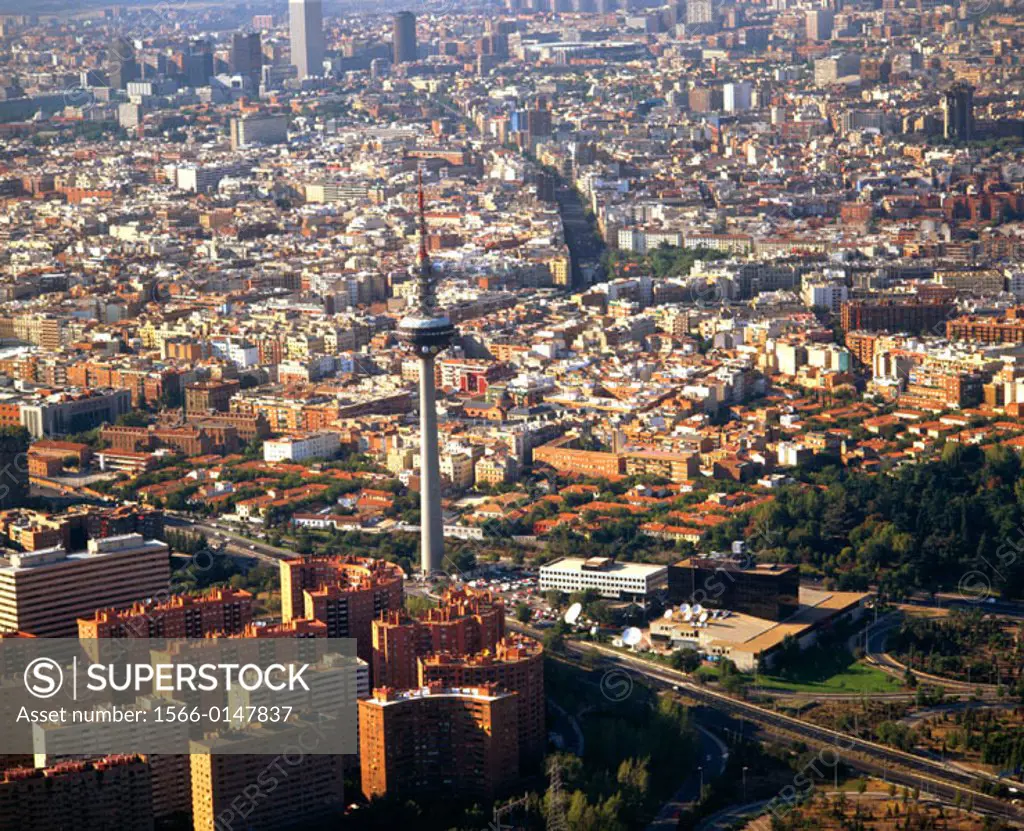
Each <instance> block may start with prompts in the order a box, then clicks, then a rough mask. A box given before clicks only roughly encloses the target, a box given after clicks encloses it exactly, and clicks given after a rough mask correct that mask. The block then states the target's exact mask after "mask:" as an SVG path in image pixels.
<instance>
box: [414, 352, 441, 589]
mask: <svg viewBox="0 0 1024 831" xmlns="http://www.w3.org/2000/svg"><path fill="white" fill-rule="evenodd" d="M441 523H442V518H441V468H440V464H439V462H438V453H437V398H436V393H435V390H434V356H433V355H429V356H421V357H420V568H421V569H422V571H423V573H424V574H432V573H434V572H438V571H441V565H442V560H443V558H444V528H443V526H442V524H441Z"/></svg>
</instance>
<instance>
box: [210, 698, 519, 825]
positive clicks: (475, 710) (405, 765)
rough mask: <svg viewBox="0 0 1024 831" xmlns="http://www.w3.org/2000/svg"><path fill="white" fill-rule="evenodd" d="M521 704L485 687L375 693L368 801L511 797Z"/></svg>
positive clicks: (364, 715) (366, 708)
mask: <svg viewBox="0 0 1024 831" xmlns="http://www.w3.org/2000/svg"><path fill="white" fill-rule="evenodd" d="M518 698H519V696H518V695H517V694H516V693H508V692H499V691H497V690H496V689H495V688H493V687H484V686H480V687H475V688H462V689H445V688H443V687H429V686H428V687H424V688H422V689H417V690H392V689H389V688H380V689H376V690H374V692H373V695H372V696H371V697H370V698H367V699H364V700H362V701H360V702H359V760H360V767H361V769H362V788H363V794H364V795H365V796H366V797H367V798H372V797H375V796H384V795H389V796H402V797H416V796H429V797H430V798H432V799H437V798H439V797H441V798H443V797H444V796H445V795H450V796H451V797H453V798H456V797H457V798H458V799H460V800H473V799H477V800H491V799H493V798H495V797H496V796H500V795H501V794H503V793H506V792H508V791H509V790H510V789H511V788H512V787H514V785H515V784H516V782H517V779H518V776H519V741H518V726H517V709H518ZM197 827H198V826H197Z"/></svg>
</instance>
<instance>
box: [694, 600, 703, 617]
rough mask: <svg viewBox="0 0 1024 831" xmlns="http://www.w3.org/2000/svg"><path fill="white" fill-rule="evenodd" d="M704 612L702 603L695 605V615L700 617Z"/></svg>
mask: <svg viewBox="0 0 1024 831" xmlns="http://www.w3.org/2000/svg"><path fill="white" fill-rule="evenodd" d="M703 611H704V607H703V606H701V605H700V603H694V604H693V613H694V614H695V615H696V616H697V617H700V615H701V612H703Z"/></svg>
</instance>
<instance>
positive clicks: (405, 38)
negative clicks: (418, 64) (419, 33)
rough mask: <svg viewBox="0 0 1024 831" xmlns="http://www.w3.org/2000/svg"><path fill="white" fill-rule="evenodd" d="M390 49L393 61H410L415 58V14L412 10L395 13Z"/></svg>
mask: <svg viewBox="0 0 1024 831" xmlns="http://www.w3.org/2000/svg"><path fill="white" fill-rule="evenodd" d="M391 49H392V51H393V55H392V58H393V60H394V62H395V63H411V62H413V61H415V60H416V15H414V14H413V13H412V12H399V13H398V14H396V15H395V22H394V28H393V30H392V35H391Z"/></svg>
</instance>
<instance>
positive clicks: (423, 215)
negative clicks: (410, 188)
mask: <svg viewBox="0 0 1024 831" xmlns="http://www.w3.org/2000/svg"><path fill="white" fill-rule="evenodd" d="M416 181H417V197H416V198H417V204H418V212H419V238H420V251H419V255H418V260H419V262H418V265H419V274H418V275H417V281H418V283H419V287H418V292H417V293H418V299H419V306H420V308H419V311H420V313H421V314H422V315H423V316H424V317H430V316H431V314H432V313H433V311H434V281H433V279H432V275H431V271H432V269H431V265H430V255H429V254H428V253H427V211H426V200H425V198H424V196H423V168H419V169H418V170H417V171H416Z"/></svg>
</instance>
